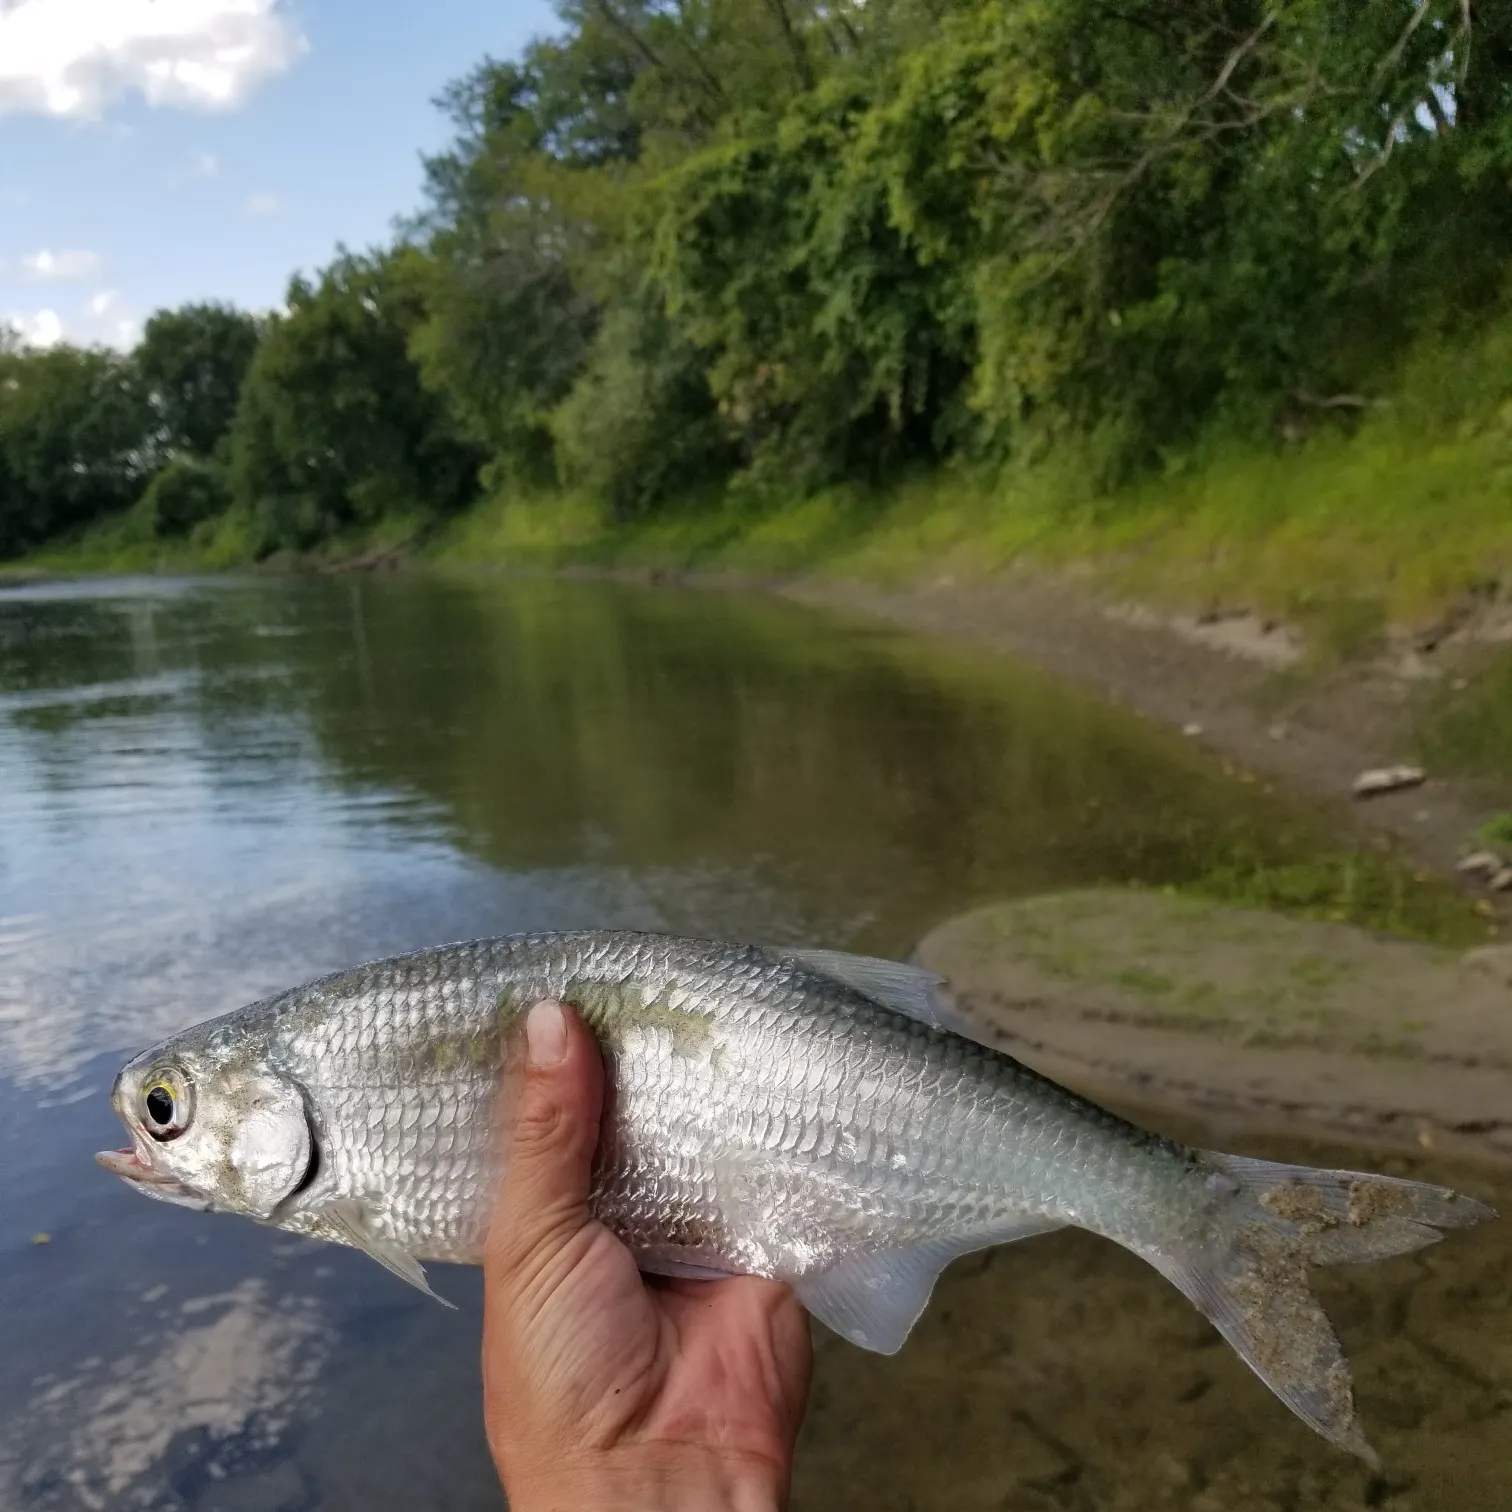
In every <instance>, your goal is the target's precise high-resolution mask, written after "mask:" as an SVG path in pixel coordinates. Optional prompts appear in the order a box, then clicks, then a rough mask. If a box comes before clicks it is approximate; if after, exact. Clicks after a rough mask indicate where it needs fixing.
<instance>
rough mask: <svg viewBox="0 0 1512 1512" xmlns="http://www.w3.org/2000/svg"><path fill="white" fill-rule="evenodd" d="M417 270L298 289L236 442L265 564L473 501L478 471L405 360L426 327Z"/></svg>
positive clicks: (240, 485)
mask: <svg viewBox="0 0 1512 1512" xmlns="http://www.w3.org/2000/svg"><path fill="white" fill-rule="evenodd" d="M417 260H418V254H416V253H414V252H412V251H411V250H409V249H406V248H400V249H398V250H396V251H394V252H392V253H387V254H382V255H376V256H368V257H359V256H356V255H353V254H344V255H343V256H342V257H340V258H339V259H338V260H337V261H336V262H335V263H333V264H332V265H331V266H330V267H329V268H327V269H326V270H325V271H324V272H323V273H322V274H321V276H320V279H319V281H318V282H309V281H306V280H304V279H302V278H296V279H294V280H293V281H292V282H291V283H290V285H289V292H288V300H287V303H288V313H287V315H285V316H283V317H282V318H280V319H278V320H276V321H275V322H273V324H272V325H271V326H270V328H269V329H268V331H267V333H266V335H265V336H264V337H263V340H262V343H261V345H260V346H259V347H258V350H257V355H256V356H255V358H254V359H253V362H252V365H251V368H250V370H249V371H248V374H247V378H246V382H245V384H244V386H243V388H242V392H241V399H240V404H239V407H238V410H237V414H236V421H235V425H234V427H233V430H232V435H231V448H230V450H231V463H230V487H231V493H232V497H233V498H234V500H235V501H236V502H237V504H238V505H239V506H240V507H241V508H242V509H243V510H244V511H246V512H247V513H248V514H250V515H251V516H252V518H253V519H255V520H256V521H257V524H258V530H259V535H260V544H259V552H260V554H265V553H266V552H269V551H273V550H277V549H280V548H290V549H294V550H300V549H303V548H307V547H309V546H311V545H313V544H315V543H316V542H317V541H318V540H320V539H322V538H324V537H325V536H327V535H330V534H333V533H335V532H337V531H340V530H342V529H343V528H345V527H347V526H350V525H353V524H356V525H364V524H371V523H372V522H374V521H375V520H377V519H378V518H380V517H381V516H382V515H384V514H386V513H388V512H390V511H392V510H395V509H403V508H410V509H412V508H414V507H416V506H420V507H429V508H431V509H434V510H437V511H448V510H452V509H456V508H458V507H460V506H461V505H462V504H464V503H466V502H467V500H468V499H469V498H470V497H471V495H472V492H473V489H474V486H475V480H476V474H477V468H478V463H479V461H480V457H479V455H478V453H477V452H476V451H474V450H473V449H472V448H471V447H469V446H468V445H466V444H465V443H464V441H463V440H462V439H461V437H460V435H459V434H458V430H457V427H456V426H455V424H454V423H453V422H452V421H451V420H450V417H449V416H448V414H447V412H446V410H445V409H444V408H443V406H442V404H441V402H440V400H439V399H438V398H437V397H436V396H435V395H434V394H432V393H430V392H428V391H427V390H426V389H424V388H423V387H422V385H421V381H420V371H419V368H418V366H417V365H416V363H415V362H414V361H413V360H412V358H411V356H410V352H409V343H410V339H411V337H412V335H413V334H414V332H415V330H416V328H417V327H418V325H419V324H420V322H421V320H422V319H423V314H424V311H423V305H422V301H421V295H420V288H421V278H420V275H419V272H418V270H417V268H416V266H415V265H416V262H417Z"/></svg>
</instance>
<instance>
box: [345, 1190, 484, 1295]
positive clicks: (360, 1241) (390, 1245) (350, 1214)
mask: <svg viewBox="0 0 1512 1512" xmlns="http://www.w3.org/2000/svg"><path fill="white" fill-rule="evenodd" d="M317 1211H318V1212H319V1214H320V1216H321V1217H323V1218H325V1219H327V1220H329V1222H330V1224H331V1226H332V1227H333V1228H335V1229H336V1230H337V1232H338V1233H340V1235H341V1237H342V1238H343V1239H344V1240H345V1241H346V1242H347V1243H348V1244H350V1245H351V1246H352V1248H353V1249H360V1250H361V1251H362V1252H363V1253H364V1254H365V1255H370V1256H371V1257H372V1258H373V1259H374V1260H376V1261H377V1262H378V1263H379V1265H381V1266H382V1267H383V1268H384V1270H387V1271H392V1272H393V1273H394V1274H395V1275H396V1276H398V1277H399V1279H400V1280H401V1281H408V1282H409V1284H410V1285H411V1286H413V1287H417V1288H418V1289H419V1290H420V1291H423V1292H424V1293H425V1295H426V1296H427V1297H435V1299H436V1301H437V1302H439V1303H440V1304H441V1305H442V1307H450V1308H452V1309H453V1310H455V1308H456V1304H455V1303H454V1302H448V1301H447V1300H446V1298H445V1297H442V1296H437V1294H436V1293H435V1292H433V1291H432V1290H431V1286H430V1282H429V1281H427V1280H426V1279H425V1267H424V1266H422V1265H421V1264H420V1262H419V1261H418V1260H417V1259H415V1257H414V1256H413V1255H412V1254H410V1252H409V1251H408V1250H407V1249H405V1248H404V1247H403V1246H402V1245H398V1244H395V1243H394V1241H393V1240H392V1239H385V1238H384V1237H383V1236H382V1235H381V1234H379V1233H378V1232H377V1231H376V1230H375V1229H374V1228H373V1225H372V1222H371V1221H370V1218H369V1214H368V1209H367V1206H366V1205H365V1204H364V1203H361V1202H357V1201H353V1200H351V1199H346V1198H342V1199H338V1200H337V1201H335V1202H327V1203H325V1204H324V1205H323V1206H322V1207H320V1208H319V1209H318V1210H317Z"/></svg>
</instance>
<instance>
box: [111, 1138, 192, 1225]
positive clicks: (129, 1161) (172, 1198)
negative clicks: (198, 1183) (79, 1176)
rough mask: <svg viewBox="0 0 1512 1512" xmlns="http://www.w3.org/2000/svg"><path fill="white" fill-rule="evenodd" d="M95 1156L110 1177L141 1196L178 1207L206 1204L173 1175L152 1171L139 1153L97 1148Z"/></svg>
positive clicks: (132, 1150) (136, 1151)
mask: <svg viewBox="0 0 1512 1512" xmlns="http://www.w3.org/2000/svg"><path fill="white" fill-rule="evenodd" d="M95 1159H96V1160H97V1161H98V1162H99V1163H100V1164H101V1165H102V1166H104V1168H105V1169H106V1170H107V1171H109V1172H110V1174H111V1175H112V1176H119V1177H120V1178H121V1180H122V1181H125V1182H129V1183H130V1184H131V1185H132V1186H134V1187H137V1188H138V1189H139V1190H140V1191H141V1192H142V1193H143V1195H144V1196H147V1197H156V1198H158V1199H159V1200H160V1201H163V1202H173V1203H177V1204H178V1205H179V1206H180V1207H191V1208H199V1209H201V1210H203V1209H204V1208H206V1207H207V1206H208V1205H209V1204H208V1203H206V1201H205V1199H204V1198H203V1197H201V1196H199V1195H198V1194H197V1193H195V1192H192V1191H190V1189H189V1188H188V1187H186V1186H185V1185H184V1183H183V1182H182V1181H180V1180H179V1179H178V1177H177V1176H169V1175H168V1174H167V1173H166V1172H164V1171H159V1170H155V1169H154V1168H153V1167H152V1166H151V1165H150V1164H148V1162H147V1161H145V1160H143V1159H142V1156H141V1152H140V1151H138V1150H136V1149H134V1148H133V1149H129V1150H101V1151H100V1152H99V1154H97V1155H96V1156H95Z"/></svg>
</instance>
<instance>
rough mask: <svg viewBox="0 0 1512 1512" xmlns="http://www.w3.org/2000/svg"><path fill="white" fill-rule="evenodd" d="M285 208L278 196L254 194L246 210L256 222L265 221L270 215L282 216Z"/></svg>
mask: <svg viewBox="0 0 1512 1512" xmlns="http://www.w3.org/2000/svg"><path fill="white" fill-rule="evenodd" d="M283 207H284V206H283V201H282V200H281V199H279V197H278V196H277V195H276V194H254V195H253V196H252V197H251V198H250V199H249V200H248V201H247V203H246V206H245V207H244V208H245V210H246V213H247V214H248V215H250V216H251V217H252V218H253V219H254V220H264V219H266V218H267V217H268V216H270V215H282V214H283Z"/></svg>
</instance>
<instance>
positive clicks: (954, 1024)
mask: <svg viewBox="0 0 1512 1512" xmlns="http://www.w3.org/2000/svg"><path fill="white" fill-rule="evenodd" d="M786 955H787V958H788V959H789V960H791V961H796V962H797V963H798V964H799V965H800V966H803V967H806V968H807V969H808V970H809V971H812V972H816V973H817V974H818V975H819V976H826V977H828V978H829V979H830V980H831V981H832V982H839V983H840V984H841V986H843V987H849V988H850V989H851V991H852V992H859V993H860V994H861V996H862V997H865V998H870V999H871V1000H872V1002H874V1003H877V1004H880V1005H881V1006H882V1007H883V1008H890V1009H892V1011H893V1012H894V1013H901V1014H902V1015H903V1017H904V1018H910V1019H913V1020H914V1022H915V1023H919V1024H928V1025H929V1026H930V1028H931V1029H946V1030H948V1031H949V1032H950V1033H951V1034H959V1035H961V1036H962V1037H963V1038H965V1039H970V1040H976V1041H978V1042H979V1043H982V1042H983V1041H982V1034H983V1030H982V1027H981V1026H980V1025H978V1024H973V1023H972V1021H971V1020H970V1019H968V1018H967V1017H966V1015H965V1014H964V1013H962V1012H961V1011H960V1010H959V1009H957V1008H954V1007H952V1006H951V1004H950V1003H948V1002H947V1001H946V1000H945V998H944V996H943V994H942V993H941V992H940V988H941V987H942V986H944V984H945V979H944V977H941V976H937V975H936V974H935V973H934V972H932V971H926V970H925V969H924V968H923V967H922V966H905V965H904V964H903V963H902V962H901V961H885V960H882V959H881V958H880V957H878V956H858V955H850V954H848V953H847V952H846V951H843V950H790V951H787V952H786Z"/></svg>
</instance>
